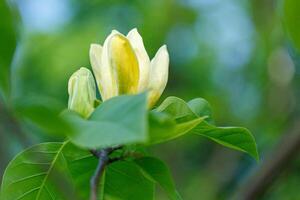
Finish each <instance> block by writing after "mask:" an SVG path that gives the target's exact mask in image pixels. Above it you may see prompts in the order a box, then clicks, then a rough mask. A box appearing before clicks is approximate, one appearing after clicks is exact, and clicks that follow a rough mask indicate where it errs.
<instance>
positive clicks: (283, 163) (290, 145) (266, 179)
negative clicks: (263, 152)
mask: <svg viewBox="0 0 300 200" xmlns="http://www.w3.org/2000/svg"><path fill="white" fill-rule="evenodd" d="M299 130H300V121H299V120H298V121H296V124H295V126H294V127H293V128H292V130H291V131H290V133H289V134H286V135H285V136H284V138H283V139H282V141H281V142H280V143H279V144H278V145H276V147H275V148H274V151H273V152H271V153H270V155H269V156H268V158H267V159H265V161H264V162H263V163H262V164H261V166H260V167H259V169H258V170H257V172H256V173H255V174H254V175H253V176H252V177H250V178H249V180H248V181H247V182H246V183H245V184H244V185H243V186H242V187H241V189H240V190H239V191H238V193H237V194H235V196H234V197H233V199H239V200H240V199H242V200H252V199H257V198H259V197H261V196H262V195H263V194H264V193H265V192H266V191H267V189H268V188H269V187H270V186H271V185H272V183H273V182H274V180H275V179H276V178H277V177H278V176H279V175H280V174H281V172H282V171H283V170H284V169H286V168H287V167H288V166H289V165H290V164H291V162H292V161H293V160H294V158H295V157H296V156H297V155H298V152H299V151H300V133H299Z"/></svg>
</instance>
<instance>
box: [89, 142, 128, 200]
mask: <svg viewBox="0 0 300 200" xmlns="http://www.w3.org/2000/svg"><path fill="white" fill-rule="evenodd" d="M121 148H123V146H116V147H108V148H105V149H101V150H91V151H90V152H91V153H92V154H93V155H94V156H95V157H97V158H98V165H97V168H96V170H95V173H94V175H93V176H92V178H91V182H90V184H91V185H90V186H91V193H90V200H98V196H100V195H102V194H99V192H98V189H99V184H100V180H101V178H102V176H103V173H104V170H105V167H106V165H108V164H109V163H111V161H110V159H109V155H110V154H111V153H112V152H113V151H116V150H118V149H121Z"/></svg>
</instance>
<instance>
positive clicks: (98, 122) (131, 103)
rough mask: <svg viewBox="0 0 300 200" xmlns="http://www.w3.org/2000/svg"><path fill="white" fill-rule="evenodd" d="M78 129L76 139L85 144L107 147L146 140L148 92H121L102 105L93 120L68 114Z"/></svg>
mask: <svg viewBox="0 0 300 200" xmlns="http://www.w3.org/2000/svg"><path fill="white" fill-rule="evenodd" d="M68 119H69V120H70V122H71V123H72V124H71V125H72V126H73V127H74V129H75V132H74V133H73V134H71V135H70V138H71V140H72V142H74V143H75V144H76V145H78V146H81V147H84V148H103V147H108V146H113V145H119V144H130V143H140V142H145V141H146V140H147V139H148V136H147V103H146V94H144V93H143V94H139V95H127V96H125V95H124V96H118V97H114V98H112V99H110V100H107V101H105V102H103V103H102V104H101V105H100V106H98V107H97V108H96V109H95V111H94V112H93V114H92V115H91V117H90V119H89V120H84V119H82V118H80V117H79V116H77V115H71V116H68Z"/></svg>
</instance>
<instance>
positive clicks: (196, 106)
mask: <svg viewBox="0 0 300 200" xmlns="http://www.w3.org/2000/svg"><path fill="white" fill-rule="evenodd" d="M188 106H189V107H190V109H191V110H192V111H193V112H194V113H195V114H196V115H197V116H199V117H201V116H207V118H206V119H205V120H206V121H208V122H209V123H213V118H212V110H211V106H210V104H209V103H208V101H206V100H205V99H202V98H195V99H192V100H190V101H189V102H188Z"/></svg>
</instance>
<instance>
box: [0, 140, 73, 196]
mask: <svg viewBox="0 0 300 200" xmlns="http://www.w3.org/2000/svg"><path fill="white" fill-rule="evenodd" d="M66 145H67V142H64V143H43V144H39V145H35V146H33V147H30V148H29V149H27V150H25V151H23V152H22V153H20V154H19V155H17V156H16V157H15V159H14V160H12V161H11V162H10V164H9V165H8V167H7V168H6V170H5V173H4V176H3V180H2V186H1V199H5V200H20V199H28V200H31V199H36V200H47V199H49V200H52V199H70V200H71V199H78V198H77V197H76V196H75V190H74V188H73V187H72V182H71V179H70V176H69V174H68V173H67V172H68V166H67V163H66V160H65V157H64V153H63V150H64V148H65V147H66Z"/></svg>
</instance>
